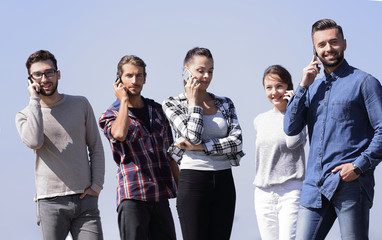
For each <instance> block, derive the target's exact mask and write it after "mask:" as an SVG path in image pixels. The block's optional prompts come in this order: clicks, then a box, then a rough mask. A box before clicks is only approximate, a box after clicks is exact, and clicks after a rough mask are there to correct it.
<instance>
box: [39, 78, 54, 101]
mask: <svg viewBox="0 0 382 240" xmlns="http://www.w3.org/2000/svg"><path fill="white" fill-rule="evenodd" d="M57 87H58V81H57V82H56V84H53V88H52V91H50V92H48V93H47V92H45V90H44V89H43V88H40V94H41V95H43V96H47V97H49V96H52V95H53V94H54V93H55V92H56V91H57Z"/></svg>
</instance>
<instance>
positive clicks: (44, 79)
mask: <svg viewBox="0 0 382 240" xmlns="http://www.w3.org/2000/svg"><path fill="white" fill-rule="evenodd" d="M47 79H48V78H47V77H46V75H45V73H43V74H42V77H41V80H40V81H41V82H46V80H47Z"/></svg>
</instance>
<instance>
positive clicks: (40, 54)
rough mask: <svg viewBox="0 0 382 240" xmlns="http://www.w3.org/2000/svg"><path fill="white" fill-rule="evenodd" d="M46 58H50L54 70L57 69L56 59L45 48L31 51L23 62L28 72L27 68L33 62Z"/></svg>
mask: <svg viewBox="0 0 382 240" xmlns="http://www.w3.org/2000/svg"><path fill="white" fill-rule="evenodd" d="M46 60H51V61H52V62H53V66H54V68H55V70H57V60H56V58H55V57H54V55H53V54H52V53H50V52H49V51H47V50H38V51H37V52H34V53H32V54H31V55H30V56H29V58H28V60H27V62H26V63H25V65H26V67H27V69H28V74H30V72H29V70H30V68H31V66H32V64H33V63H36V62H40V61H46Z"/></svg>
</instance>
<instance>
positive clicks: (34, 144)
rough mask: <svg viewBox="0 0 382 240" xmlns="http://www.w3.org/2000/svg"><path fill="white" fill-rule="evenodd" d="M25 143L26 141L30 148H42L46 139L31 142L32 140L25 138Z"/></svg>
mask: <svg viewBox="0 0 382 240" xmlns="http://www.w3.org/2000/svg"><path fill="white" fill-rule="evenodd" d="M23 143H24V144H25V145H26V146H27V147H29V148H31V149H33V150H37V149H40V148H42V146H43V145H44V141H36V142H30V141H26V140H24V141H23Z"/></svg>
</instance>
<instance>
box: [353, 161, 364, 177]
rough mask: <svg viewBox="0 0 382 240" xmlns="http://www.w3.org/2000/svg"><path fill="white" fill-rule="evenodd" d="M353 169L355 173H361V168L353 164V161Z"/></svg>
mask: <svg viewBox="0 0 382 240" xmlns="http://www.w3.org/2000/svg"><path fill="white" fill-rule="evenodd" d="M353 171H354V173H355V174H357V175H361V174H362V170H361V169H360V168H359V167H358V166H357V165H355V164H354V163H353Z"/></svg>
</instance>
